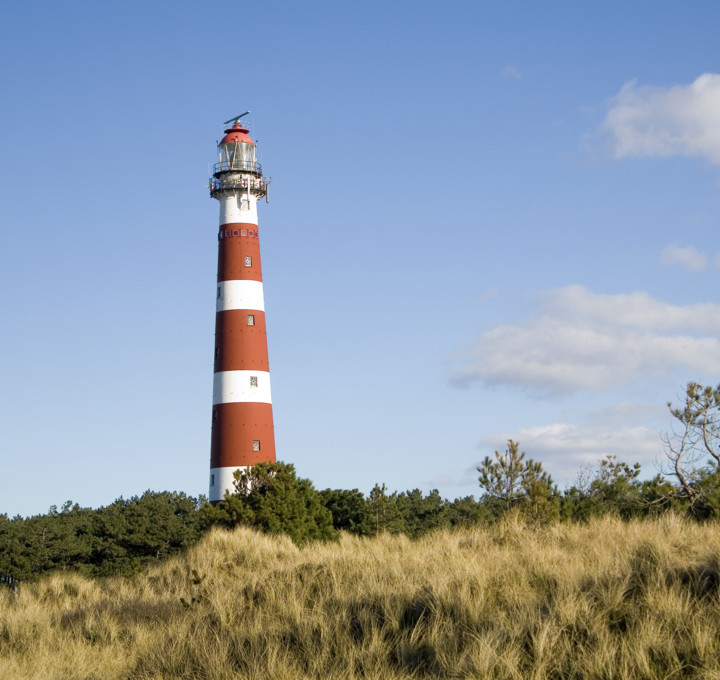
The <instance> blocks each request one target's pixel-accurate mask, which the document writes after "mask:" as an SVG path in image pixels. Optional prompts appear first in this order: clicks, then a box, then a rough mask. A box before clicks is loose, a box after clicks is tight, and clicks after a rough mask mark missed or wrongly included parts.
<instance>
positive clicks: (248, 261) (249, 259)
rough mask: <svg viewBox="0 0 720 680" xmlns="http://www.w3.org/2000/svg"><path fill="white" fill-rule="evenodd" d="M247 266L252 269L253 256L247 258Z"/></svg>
mask: <svg viewBox="0 0 720 680" xmlns="http://www.w3.org/2000/svg"><path fill="white" fill-rule="evenodd" d="M245 266H246V267H252V255H246V256H245Z"/></svg>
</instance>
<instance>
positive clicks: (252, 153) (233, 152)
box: [214, 123, 262, 174]
mask: <svg viewBox="0 0 720 680" xmlns="http://www.w3.org/2000/svg"><path fill="white" fill-rule="evenodd" d="M248 132H249V130H248V129H247V128H244V127H242V125H239V124H238V123H235V125H233V126H232V127H231V128H230V129H229V130H225V136H224V137H223V138H222V140H221V141H220V143H219V144H218V161H219V162H218V163H217V164H216V165H215V168H214V171H215V173H218V172H251V173H254V174H262V169H261V167H260V164H259V163H258V162H257V146H256V145H255V142H253V140H252V138H251V137H250V136H249V135H248Z"/></svg>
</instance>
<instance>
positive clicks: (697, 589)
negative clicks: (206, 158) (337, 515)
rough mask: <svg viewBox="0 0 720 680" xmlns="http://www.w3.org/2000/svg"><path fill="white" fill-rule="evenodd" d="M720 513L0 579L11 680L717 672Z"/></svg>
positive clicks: (205, 552) (192, 555)
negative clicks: (110, 572)
mask: <svg viewBox="0 0 720 680" xmlns="http://www.w3.org/2000/svg"><path fill="white" fill-rule="evenodd" d="M719 588H720V526H718V525H716V524H706V525H700V524H697V523H692V522H684V521H682V520H681V519H679V518H677V517H675V516H674V515H666V516H663V517H661V518H659V519H657V520H642V521H633V522H629V523H623V522H621V521H619V520H614V519H611V518H604V519H601V520H597V521H594V522H590V523H589V524H557V525H552V526H549V527H541V528H538V527H528V526H526V525H524V524H523V523H522V522H521V521H519V520H518V519H517V518H513V517H512V516H510V517H508V518H506V519H505V520H503V521H502V522H500V523H499V524H496V525H491V526H483V527H480V528H477V529H473V530H463V531H456V532H449V531H440V532H435V533H431V534H428V535H426V536H425V537H423V538H422V539H420V540H418V541H410V540H408V539H407V538H406V537H404V536H389V535H381V536H379V537H377V538H358V537H352V536H349V535H343V537H342V538H341V540H340V541H339V542H337V543H324V544H321V543H310V544H307V545H305V546H304V547H300V548H299V547H297V546H295V545H294V544H293V543H292V542H291V541H290V540H289V539H286V538H281V537H271V536H267V535H262V534H259V533H256V532H254V531H252V530H249V529H237V530H234V531H231V532H228V531H224V530H218V529H216V530H213V531H211V532H210V533H209V534H208V535H207V536H205V537H204V538H203V539H202V540H201V541H200V543H198V544H197V545H196V546H195V547H193V548H191V549H190V550H189V551H188V552H187V553H185V554H183V555H182V556H178V557H174V558H172V559H170V560H168V561H166V562H164V563H162V564H160V565H157V566H154V567H152V568H150V569H148V570H147V571H145V572H143V573H142V574H140V575H137V576H134V577H132V578H120V577H117V578H108V579H97V580H93V579H88V578H84V577H81V576H79V575H77V574H73V573H70V572H66V573H55V574H53V575H52V576H49V577H47V578H44V579H42V580H40V581H38V582H36V583H28V584H23V585H22V587H21V588H20V590H19V592H18V593H17V594H14V593H13V592H12V591H11V590H10V589H8V588H0V677H2V678H3V679H4V680H16V679H18V680H19V679H21V678H22V679H23V680H24V679H28V680H29V679H32V680H46V679H47V680H49V679H53V680H61V679H62V680H73V679H77V680H80V679H83V680H91V679H92V680H119V679H121V678H122V679H125V678H127V679H130V678H132V679H133V680H136V679H139V680H143V679H145V680H149V679H151V678H152V679H154V680H160V679H167V680H171V679H175V678H184V679H191V678H192V679H198V680H199V679H204V680H205V679H206V680H221V679H222V680H226V679H227V680H229V679H230V678H258V679H259V678H263V679H267V678H270V679H272V680H284V679H289V678H323V679H337V680H340V679H343V680H346V679H348V678H371V679H378V680H380V679H382V680H391V679H393V678H410V677H423V676H427V677H447V678H508V679H509V678H517V679H520V678H523V679H525V678H536V679H540V678H554V679H558V680H559V679H561V678H562V679H565V678H568V679H569V678H578V679H579V678H584V679H589V678H606V679H610V678H613V679H621V678H658V679H659V678H668V677H674V678H693V677H697V678H720V635H719V634H718V631H720V599H719V592H718V591H719Z"/></svg>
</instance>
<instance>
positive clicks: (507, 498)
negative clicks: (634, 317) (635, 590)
mask: <svg viewBox="0 0 720 680" xmlns="http://www.w3.org/2000/svg"><path fill="white" fill-rule="evenodd" d="M668 406H669V407H670V410H671V413H672V414H673V416H674V418H675V422H676V425H677V428H676V431H674V432H673V433H671V434H669V435H668V436H666V437H665V440H664V441H665V451H666V455H667V466H666V468H665V469H664V470H663V472H662V473H661V474H657V475H656V476H655V477H654V478H652V479H649V480H648V479H645V480H641V479H640V473H641V468H640V464H639V463H633V464H630V463H626V462H624V461H621V460H618V459H617V458H616V457H615V456H611V455H610V456H606V457H605V458H604V459H602V460H601V461H599V462H598V464H597V466H595V467H594V468H592V469H584V470H582V471H581V473H579V474H578V477H577V480H576V483H575V484H573V485H572V486H570V487H569V488H567V489H564V490H560V489H559V488H558V487H557V485H556V484H555V483H554V482H553V480H552V478H551V476H550V475H549V474H548V473H547V472H546V471H545V470H544V469H543V467H542V464H541V463H540V462H538V461H534V460H532V459H531V458H528V457H527V456H526V454H525V453H524V452H521V451H520V446H519V443H518V442H515V441H512V440H510V441H509V442H508V444H507V448H506V449H505V450H504V451H503V452H502V453H500V452H498V451H496V452H495V453H494V456H488V457H486V458H485V459H484V460H483V461H482V462H481V463H480V465H479V466H478V467H477V472H478V483H479V487H480V494H479V497H478V498H475V496H467V497H464V498H458V499H455V500H452V501H449V500H446V499H443V498H442V497H441V496H440V494H439V493H438V491H437V490H433V491H431V492H430V493H428V494H423V493H422V492H421V491H420V490H419V489H414V490H409V491H405V492H396V491H393V492H390V491H388V489H387V488H386V486H385V485H384V484H376V485H375V487H374V488H373V489H372V490H371V491H370V493H369V494H368V495H367V496H366V495H364V494H363V493H362V492H360V491H359V490H358V489H351V490H346V489H324V490H320V491H318V490H316V489H315V488H314V486H313V484H312V482H311V481H310V480H308V479H303V478H300V477H298V476H297V474H296V471H295V468H294V466H293V465H290V464H286V463H260V464H257V465H255V466H253V467H252V468H250V469H249V470H245V471H239V472H238V473H237V474H236V481H235V493H233V494H228V495H227V496H226V498H225V500H224V502H223V503H221V504H219V505H217V506H212V505H210V504H208V503H207V502H206V501H205V499H204V498H193V497H190V496H187V495H186V494H183V493H177V492H159V493H158V492H152V491H147V492H146V493H144V494H143V495H142V496H136V497H133V498H130V499H127V500H126V499H122V498H120V499H118V500H117V501H115V502H114V503H112V504H110V505H108V506H105V507H101V508H98V509H90V508H82V507H80V506H79V505H77V504H73V503H72V502H70V501H68V502H67V503H65V504H64V505H63V506H62V507H61V508H60V509H59V510H58V508H57V507H55V506H53V507H51V508H50V510H49V512H48V513H47V514H44V515H37V516H34V517H29V518H22V517H19V516H18V517H14V518H8V517H7V516H6V515H0V583H9V584H14V583H17V582H20V581H27V580H32V579H35V578H37V577H39V576H40V575H42V574H45V573H48V572H50V571H53V570H65V569H74V570H77V571H80V572H81V573H84V574H87V575H90V576H108V575H113V574H122V575H130V574H133V573H136V572H138V571H140V570H142V569H143V568H145V567H146V566H147V565H149V564H151V563H153V562H157V561H159V560H162V559H164V558H167V557H169V556H171V555H174V554H177V553H179V552H181V551H183V550H184V549H185V548H187V547H188V546H190V545H192V544H193V543H195V542H196V541H197V540H198V539H199V537H200V536H201V535H202V534H203V533H204V532H205V531H207V530H208V529H209V528H210V527H212V526H224V527H233V526H237V525H239V524H242V525H247V526H252V527H256V528H257V529H259V530H261V531H265V532H268V533H282V534H287V535H289V536H290V537H291V538H292V540H293V541H295V542H296V543H302V542H304V541H307V540H334V539H336V538H337V537H338V535H339V532H341V531H346V532H349V533H352V534H356V535H359V536H373V535H376V534H378V533H382V532H389V533H404V534H406V535H407V536H409V537H410V538H418V537H420V536H422V535H423V534H426V533H427V532H429V531H433V530H436V529H441V528H453V527H466V526H472V525H475V524H478V523H480V522H493V521H496V520H497V519H499V518H501V517H503V516H504V515H506V514H507V513H509V512H513V513H517V514H518V515H520V516H522V517H523V518H524V519H525V520H526V521H528V522H542V523H545V522H550V521H587V520H588V519H590V518H592V517H598V516H601V515H606V514H614V515H617V516H619V517H622V518H626V519H629V518H633V517H646V516H652V515H657V514H659V513H662V512H666V511H669V510H675V511H678V512H683V513H685V514H687V515H689V516H691V517H694V518H696V519H698V520H708V519H712V518H715V517H717V516H718V515H720V387H718V388H713V387H707V386H702V385H699V384H697V383H690V384H688V386H687V389H686V391H685V403H684V404H683V405H682V406H680V407H675V406H673V405H672V404H668Z"/></svg>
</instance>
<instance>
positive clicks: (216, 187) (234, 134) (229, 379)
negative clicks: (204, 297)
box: [209, 111, 275, 504]
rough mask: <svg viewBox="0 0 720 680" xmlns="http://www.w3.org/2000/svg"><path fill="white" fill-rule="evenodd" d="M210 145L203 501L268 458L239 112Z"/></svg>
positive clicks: (246, 152)
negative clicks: (209, 363)
mask: <svg viewBox="0 0 720 680" xmlns="http://www.w3.org/2000/svg"><path fill="white" fill-rule="evenodd" d="M247 113H249V111H248V112H246V113H244V114H242V115H241V116H238V117H237V118H234V119H231V120H229V121H226V123H225V124H226V125H229V124H230V123H232V127H230V128H229V129H227V130H225V136H224V137H223V138H222V140H221V141H220V143H219V144H218V161H217V163H215V165H214V167H213V176H212V178H211V179H210V195H211V196H212V197H213V198H215V199H217V200H218V201H219V202H220V228H219V231H218V272H217V290H216V296H215V297H216V299H215V303H216V314H215V367H214V376H213V406H212V435H211V445H210V494H209V499H210V502H211V503H213V504H215V503H218V502H219V501H221V500H222V499H223V497H224V496H225V492H226V491H228V490H230V491H231V492H232V491H234V486H233V481H234V480H233V473H234V472H235V471H236V470H238V469H241V468H247V467H249V466H252V465H254V464H255V463H259V462H269V461H274V460H275V435H274V431H273V415H272V399H271V397H270V368H269V364H268V350H267V333H266V330H265V302H264V296H263V283H262V270H261V268H260V230H259V229H258V218H257V203H258V201H259V199H260V198H262V197H263V196H265V197H267V190H268V182H267V180H265V179H263V174H262V166H261V165H260V163H258V160H257V146H256V144H255V142H254V141H253V140H252V139H251V138H250V136H249V135H248V132H249V130H248V129H247V128H245V127H244V126H243V125H242V122H241V119H242V118H243V116H245V115H247Z"/></svg>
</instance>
